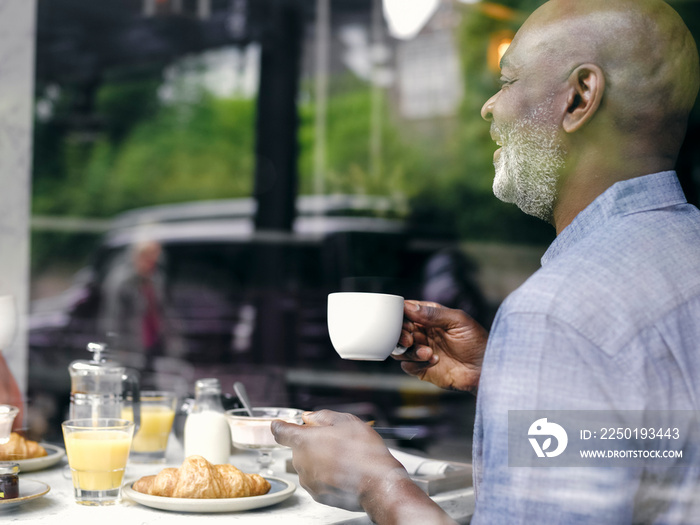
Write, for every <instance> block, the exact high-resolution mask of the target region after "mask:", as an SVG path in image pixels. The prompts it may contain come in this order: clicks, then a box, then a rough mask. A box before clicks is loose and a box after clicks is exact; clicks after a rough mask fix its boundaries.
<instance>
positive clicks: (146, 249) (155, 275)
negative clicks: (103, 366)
mask: <svg viewBox="0 0 700 525" xmlns="http://www.w3.org/2000/svg"><path fill="white" fill-rule="evenodd" d="M161 257H162V247H161V245H160V244H159V243H158V242H156V241H143V242H139V243H137V244H135V245H133V246H132V248H131V250H130V253H129V261H128V263H126V264H124V263H122V265H120V266H119V267H117V268H116V269H115V270H114V273H113V274H112V275H111V276H110V278H109V279H108V281H107V283H106V286H105V302H104V309H103V313H102V321H103V328H104V331H105V332H106V333H113V334H115V335H116V337H117V343H116V345H117V347H118V348H120V349H122V350H125V351H127V352H133V353H137V354H140V355H142V356H143V358H144V362H145V366H144V367H143V368H144V369H145V370H147V371H153V370H154V360H155V359H156V358H157V357H159V356H163V355H167V354H169V353H171V352H170V348H171V346H173V341H175V340H176V337H175V334H176V332H175V330H173V327H172V326H171V320H170V319H169V316H168V315H167V309H166V304H165V282H164V276H163V272H162V270H161Z"/></svg>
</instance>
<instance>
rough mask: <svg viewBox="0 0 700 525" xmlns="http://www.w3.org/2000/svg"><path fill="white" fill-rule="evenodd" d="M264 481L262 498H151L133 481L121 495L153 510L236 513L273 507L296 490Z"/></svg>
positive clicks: (278, 481) (280, 481)
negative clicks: (266, 489)
mask: <svg viewBox="0 0 700 525" xmlns="http://www.w3.org/2000/svg"><path fill="white" fill-rule="evenodd" d="M265 479H266V480H267V481H269V482H270V485H271V487H270V492H268V493H267V494H263V495H262V496H249V497H247V498H221V499H191V498H166V497H164V496H151V495H149V494H143V493H141V492H137V491H135V490H134V489H133V488H132V487H131V486H132V485H133V484H134V483H135V482H134V481H132V482H129V483H127V484H125V485H124V487H123V488H122V494H123V495H126V496H128V497H129V498H131V499H132V500H133V501H135V502H136V503H140V504H141V505H146V506H147V507H153V508H154V509H162V510H174V511H178V512H238V511H242V510H251V509H259V508H261V507H268V506H270V505H275V504H276V503H279V502H280V501H284V500H285V499H287V498H288V497H289V496H291V495H292V494H293V493H294V491H295V490H296V488H297V486H296V485H295V484H294V483H292V482H290V481H286V480H284V479H281V478H273V477H267V476H265Z"/></svg>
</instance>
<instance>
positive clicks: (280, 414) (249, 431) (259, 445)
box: [226, 407, 303, 476]
mask: <svg viewBox="0 0 700 525" xmlns="http://www.w3.org/2000/svg"><path fill="white" fill-rule="evenodd" d="M302 413H303V411H302V410H299V409H296V408H278V407H261V408H253V417H250V416H249V415H248V411H247V410H246V409H245V408H235V409H233V410H227V411H226V418H227V419H228V424H229V426H230V427H231V440H232V442H233V446H234V447H236V448H240V449H248V450H256V451H257V452H258V457H257V462H258V465H259V467H260V474H261V475H263V476H272V475H274V472H273V471H272V468H270V465H271V464H272V460H273V458H272V452H273V450H275V449H283V448H287V447H285V446H283V445H280V444H279V443H277V441H275V437H274V436H273V435H272V430H271V429H270V425H271V424H272V422H273V421H274V420H275V419H281V420H283V421H287V422H288V423H296V424H297V425H301V424H302V423H303V421H302V419H301V415H302Z"/></svg>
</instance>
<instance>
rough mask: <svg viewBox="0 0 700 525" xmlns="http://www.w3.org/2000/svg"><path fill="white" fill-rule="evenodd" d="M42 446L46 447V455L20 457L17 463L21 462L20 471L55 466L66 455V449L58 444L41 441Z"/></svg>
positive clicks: (32, 470) (31, 470)
mask: <svg viewBox="0 0 700 525" xmlns="http://www.w3.org/2000/svg"><path fill="white" fill-rule="evenodd" d="M41 446H42V447H44V448H45V449H46V456H42V457H40V458H31V459H18V460H15V463H19V472H20V474H22V473H23V472H34V471H35V470H42V469H45V468H49V467H52V466H54V465H55V464H56V463H58V462H59V461H61V458H63V456H65V455H66V451H65V450H63V449H62V448H61V447H57V446H56V445H49V444H48V443H41Z"/></svg>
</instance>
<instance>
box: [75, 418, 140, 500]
mask: <svg viewBox="0 0 700 525" xmlns="http://www.w3.org/2000/svg"><path fill="white" fill-rule="evenodd" d="M61 426H62V428H63V441H64V442H65V445H66V455H67V456H68V465H69V466H70V471H71V476H72V478H73V490H74V493H75V500H76V501H77V502H78V503H80V504H81V505H113V504H115V503H117V502H118V501H119V499H120V495H121V485H122V480H123V478H124V470H125V469H126V462H127V460H128V458H129V449H130V448H131V440H132V437H133V435H134V423H133V422H131V421H129V420H127V419H112V418H96V419H70V420H68V421H64V422H63V424H62V425H61Z"/></svg>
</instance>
